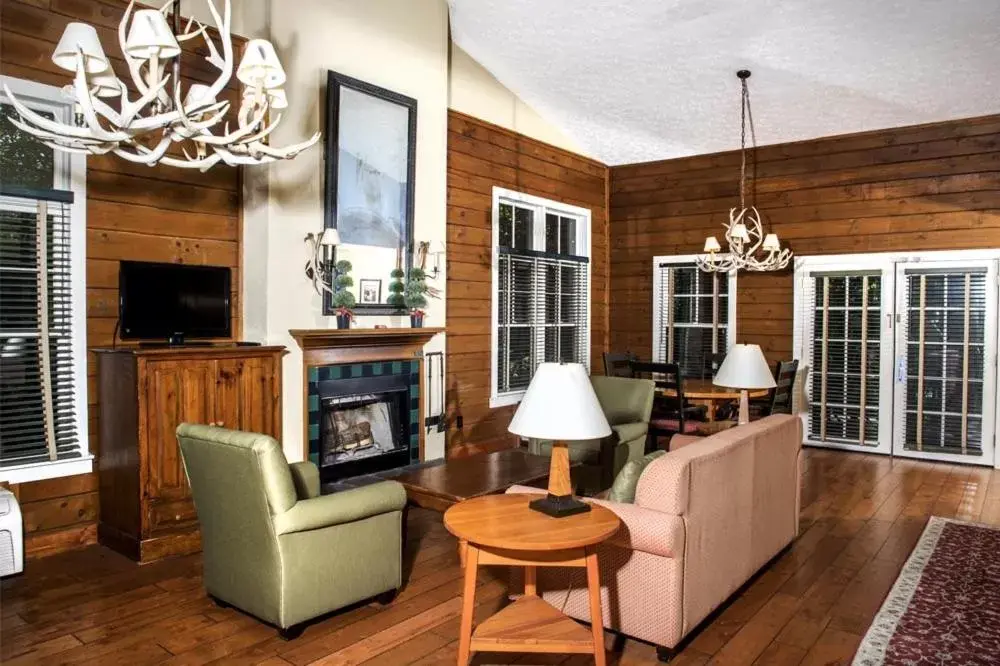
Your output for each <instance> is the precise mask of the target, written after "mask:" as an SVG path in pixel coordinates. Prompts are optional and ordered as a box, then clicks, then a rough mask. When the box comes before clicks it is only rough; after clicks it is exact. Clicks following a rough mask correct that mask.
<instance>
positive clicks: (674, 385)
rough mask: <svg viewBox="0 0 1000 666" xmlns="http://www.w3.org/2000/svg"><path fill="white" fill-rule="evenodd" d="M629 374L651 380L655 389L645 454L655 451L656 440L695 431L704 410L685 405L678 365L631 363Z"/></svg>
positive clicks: (682, 378) (682, 383) (681, 377)
mask: <svg viewBox="0 0 1000 666" xmlns="http://www.w3.org/2000/svg"><path fill="white" fill-rule="evenodd" d="M632 373H633V375H634V376H635V377H637V378H642V379H652V380H653V381H654V382H655V383H656V388H657V391H656V398H655V399H654V401H653V415H652V416H651V417H650V419H649V431H648V435H647V441H646V450H647V451H652V450H655V449H657V448H658V447H659V439H660V437H669V436H672V435H676V434H678V433H680V434H691V433H694V432H697V431H698V420H700V418H704V414H705V408H704V407H695V406H692V405H687V404H686V403H685V399H684V377H683V375H682V374H681V368H680V365H679V364H677V363H657V362H650V361H636V362H633V363H632Z"/></svg>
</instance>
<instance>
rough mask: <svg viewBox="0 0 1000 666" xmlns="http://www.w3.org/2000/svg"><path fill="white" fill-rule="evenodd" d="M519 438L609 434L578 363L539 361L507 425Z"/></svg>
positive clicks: (580, 436) (601, 435) (606, 421)
mask: <svg viewBox="0 0 1000 666" xmlns="http://www.w3.org/2000/svg"><path fill="white" fill-rule="evenodd" d="M507 429H508V430H509V431H510V432H512V433H514V434H515V435H520V436H521V437H530V438H535V439H552V440H563V441H577V440H582V439H598V438H601V437H607V436H608V435H610V434H611V426H610V425H608V419H607V418H605V416H604V410H603V409H601V403H599V402H598V401H597V395H596V394H595V393H594V387H593V386H591V385H590V377H589V376H588V375H587V370H586V368H584V367H583V366H582V365H580V364H579V363H542V364H541V365H539V366H538V369H537V370H535V376H534V377H532V378H531V383H530V384H529V385H528V390H527V391H525V393H524V397H523V398H521V404H520V405H518V407H517V412H516V413H515V414H514V418H513V419H512V420H511V422H510V426H509V427H508V428H507Z"/></svg>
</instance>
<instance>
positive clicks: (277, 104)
mask: <svg viewBox="0 0 1000 666" xmlns="http://www.w3.org/2000/svg"><path fill="white" fill-rule="evenodd" d="M267 103H268V105H269V106H270V107H271V108H272V109H276V110H278V109H287V108H288V97H287V96H286V95H285V89H284V88H272V89H271V90H268V91H267Z"/></svg>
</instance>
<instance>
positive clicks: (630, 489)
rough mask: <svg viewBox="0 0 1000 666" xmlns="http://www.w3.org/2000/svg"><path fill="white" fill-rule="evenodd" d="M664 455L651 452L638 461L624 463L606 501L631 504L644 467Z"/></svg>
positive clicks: (659, 452)
mask: <svg viewBox="0 0 1000 666" xmlns="http://www.w3.org/2000/svg"><path fill="white" fill-rule="evenodd" d="M666 453H667V452H666V451H653V452H652V453H649V454H647V455H645V456H643V457H642V458H640V459H639V460H630V461H629V462H627V463H625V466H624V467H622V469H621V471H620V472H618V476H616V477H615V482H614V484H613V485H612V486H611V491H610V492H609V493H608V500H609V501H611V502H621V503H623V504H632V503H633V502H634V501H635V488H636V486H638V485H639V477H640V476H642V471H643V470H644V469H646V465H648V464H649V463H651V462H653V461H654V460H656V459H657V458H659V457H660V456H662V455H666Z"/></svg>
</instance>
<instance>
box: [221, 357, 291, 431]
mask: <svg viewBox="0 0 1000 666" xmlns="http://www.w3.org/2000/svg"><path fill="white" fill-rule="evenodd" d="M275 364H276V361H275V360H274V359H273V358H266V357H251V358H245V359H225V360H220V361H219V384H218V395H217V406H216V415H217V418H216V420H217V421H221V422H222V424H223V425H224V426H225V427H227V428H232V429H235V430H243V431H246V432H259V433H262V434H265V435H271V436H272V437H276V438H278V437H280V436H281V433H280V432H279V423H280V421H279V418H278V409H279V407H280V404H279V395H280V394H279V389H278V382H279V381H280V377H279V376H278V373H277V370H276V368H275Z"/></svg>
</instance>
